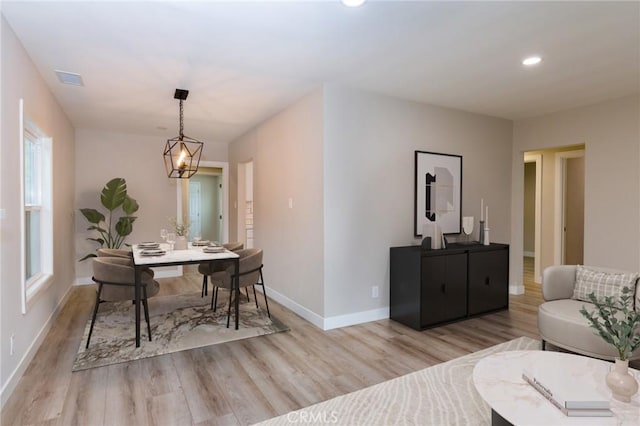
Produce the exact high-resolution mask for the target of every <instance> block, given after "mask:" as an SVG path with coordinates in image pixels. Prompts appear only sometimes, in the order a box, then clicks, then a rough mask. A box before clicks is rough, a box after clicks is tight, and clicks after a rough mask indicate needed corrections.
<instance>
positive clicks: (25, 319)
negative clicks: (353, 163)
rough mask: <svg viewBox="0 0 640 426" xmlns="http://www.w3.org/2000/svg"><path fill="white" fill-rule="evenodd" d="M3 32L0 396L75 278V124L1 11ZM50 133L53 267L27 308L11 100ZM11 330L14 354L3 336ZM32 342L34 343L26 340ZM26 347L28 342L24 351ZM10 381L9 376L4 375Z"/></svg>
mask: <svg viewBox="0 0 640 426" xmlns="http://www.w3.org/2000/svg"><path fill="white" fill-rule="evenodd" d="M0 26H1V27H2V28H1V29H0V30H1V32H2V49H0V50H1V51H2V62H1V63H2V72H1V74H2V81H1V84H2V119H1V120H0V121H1V122H2V156H1V157H0V170H1V171H0V194H1V196H0V203H1V204H0V206H1V208H2V209H3V210H4V212H5V217H4V218H1V219H0V235H1V238H0V282H1V283H2V285H0V312H1V315H0V317H1V321H0V322H1V324H2V326H1V334H0V336H1V338H2V341H1V342H0V360H1V361H0V379H1V382H2V383H1V385H2V389H3V391H2V403H4V402H5V400H6V398H7V396H8V395H9V394H10V393H11V390H12V388H13V386H14V385H15V384H16V381H17V379H18V378H19V377H20V375H21V374H22V371H24V369H25V368H26V365H27V364H28V363H29V361H30V359H31V358H30V357H31V356H33V355H34V354H35V350H36V349H37V347H38V344H39V342H40V341H42V339H43V338H44V336H45V335H46V333H47V331H48V329H49V326H50V320H51V318H52V316H53V315H54V313H55V312H56V311H57V309H58V307H59V304H60V303H61V302H62V300H63V298H64V296H65V294H67V292H68V290H69V289H70V287H71V284H72V283H73V281H74V260H73V258H72V256H71V255H70V254H71V253H73V252H74V247H73V241H74V238H73V235H74V229H73V214H74V184H75V183H74V179H75V176H74V168H73V164H74V161H75V153H74V145H75V136H74V129H73V126H72V125H71V123H70V121H69V120H68V119H67V117H66V116H65V114H64V111H63V110H62V108H61V107H60V105H58V102H57V101H56V100H55V98H54V97H53V94H52V93H51V92H50V90H49V88H48V87H47V85H46V83H45V82H44V80H43V79H42V77H41V76H40V74H39V72H38V70H37V69H36V67H35V65H34V64H33V63H32V62H31V59H30V58H29V57H28V55H27V53H26V51H25V50H24V48H23V47H22V44H21V43H20V41H19V40H18V39H17V38H16V36H15V34H14V33H13V31H12V30H11V27H10V26H9V25H8V24H7V22H6V21H5V20H4V17H1V18H0ZM20 98H23V99H24V110H25V115H26V116H27V117H29V118H30V119H31V120H32V121H33V122H34V123H35V124H36V125H37V126H38V127H39V128H40V129H41V130H42V131H44V132H45V133H46V134H47V136H50V137H51V138H52V140H53V142H52V150H53V170H52V172H53V176H54V179H53V188H52V190H53V274H54V281H53V284H51V286H49V287H48V288H46V289H44V290H42V292H41V293H39V294H38V295H37V296H36V298H35V299H34V300H33V303H32V304H31V305H30V306H29V307H28V310H27V313H26V314H24V315H23V314H22V312H21V281H22V271H21V270H20V267H19V265H20V238H21V236H20V226H19V224H20V216H21V215H22V208H21V206H20V184H19V182H20V178H19V176H20V131H21V129H20V126H19V114H18V111H19V109H18V105H19V99H20ZM12 334H15V345H14V354H13V355H10V350H9V348H10V345H9V339H10V336H11V335H12ZM31 345H33V347H32V346H31ZM30 349H33V350H31V351H30ZM12 377H13V380H12V381H11V382H10V379H11V378H12Z"/></svg>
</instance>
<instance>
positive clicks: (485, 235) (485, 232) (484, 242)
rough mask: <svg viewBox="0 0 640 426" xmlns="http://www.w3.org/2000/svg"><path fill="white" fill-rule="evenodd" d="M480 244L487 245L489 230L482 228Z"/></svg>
mask: <svg viewBox="0 0 640 426" xmlns="http://www.w3.org/2000/svg"><path fill="white" fill-rule="evenodd" d="M482 244H483V245H485V246H488V245H489V228H484V239H483V241H482Z"/></svg>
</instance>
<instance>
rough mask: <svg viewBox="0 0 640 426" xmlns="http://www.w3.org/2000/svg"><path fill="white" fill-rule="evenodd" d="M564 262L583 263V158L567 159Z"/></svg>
mask: <svg viewBox="0 0 640 426" xmlns="http://www.w3.org/2000/svg"><path fill="white" fill-rule="evenodd" d="M563 231H564V261H563V263H564V264H566V265H582V264H583V263H584V157H576V158H567V159H566V163H565V190H564V228H563Z"/></svg>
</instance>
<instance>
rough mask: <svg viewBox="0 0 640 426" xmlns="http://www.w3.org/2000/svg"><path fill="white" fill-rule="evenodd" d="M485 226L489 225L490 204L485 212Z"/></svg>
mask: <svg viewBox="0 0 640 426" xmlns="http://www.w3.org/2000/svg"><path fill="white" fill-rule="evenodd" d="M484 227H485V228H488V227H489V206H487V211H486V213H485V214H484Z"/></svg>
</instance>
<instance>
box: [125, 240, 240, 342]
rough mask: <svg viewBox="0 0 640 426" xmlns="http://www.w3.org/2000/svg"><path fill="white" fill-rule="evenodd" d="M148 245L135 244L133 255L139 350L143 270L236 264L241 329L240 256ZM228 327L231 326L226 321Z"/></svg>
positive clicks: (236, 325)
mask: <svg viewBox="0 0 640 426" xmlns="http://www.w3.org/2000/svg"><path fill="white" fill-rule="evenodd" d="M148 247H149V245H148V244H143V243H141V244H134V245H133V246H132V252H133V268H134V270H135V301H134V302H135V311H136V347H140V300H141V287H142V286H141V283H142V271H143V270H144V269H145V268H153V267H160V266H180V265H190V264H200V263H205V262H209V263H210V264H211V266H212V268H211V270H213V264H215V263H218V262H232V263H233V265H234V274H233V291H234V292H235V297H234V298H235V302H234V310H235V327H236V328H235V329H236V330H237V329H238V326H239V316H238V308H239V300H240V297H239V296H240V278H239V277H240V275H239V273H240V256H239V255H238V254H237V253H235V252H232V251H229V250H226V249H224V248H222V247H220V248H219V249H218V250H217V251H216V252H211V251H212V249H211V248H208V249H206V246H205V247H201V246H194V245H193V244H192V243H189V244H188V248H187V249H186V250H175V249H172V248H171V246H170V245H169V244H158V246H157V248H156V250H155V251H154V250H150V249H149V248H148ZM227 327H229V323H228V322H227Z"/></svg>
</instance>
